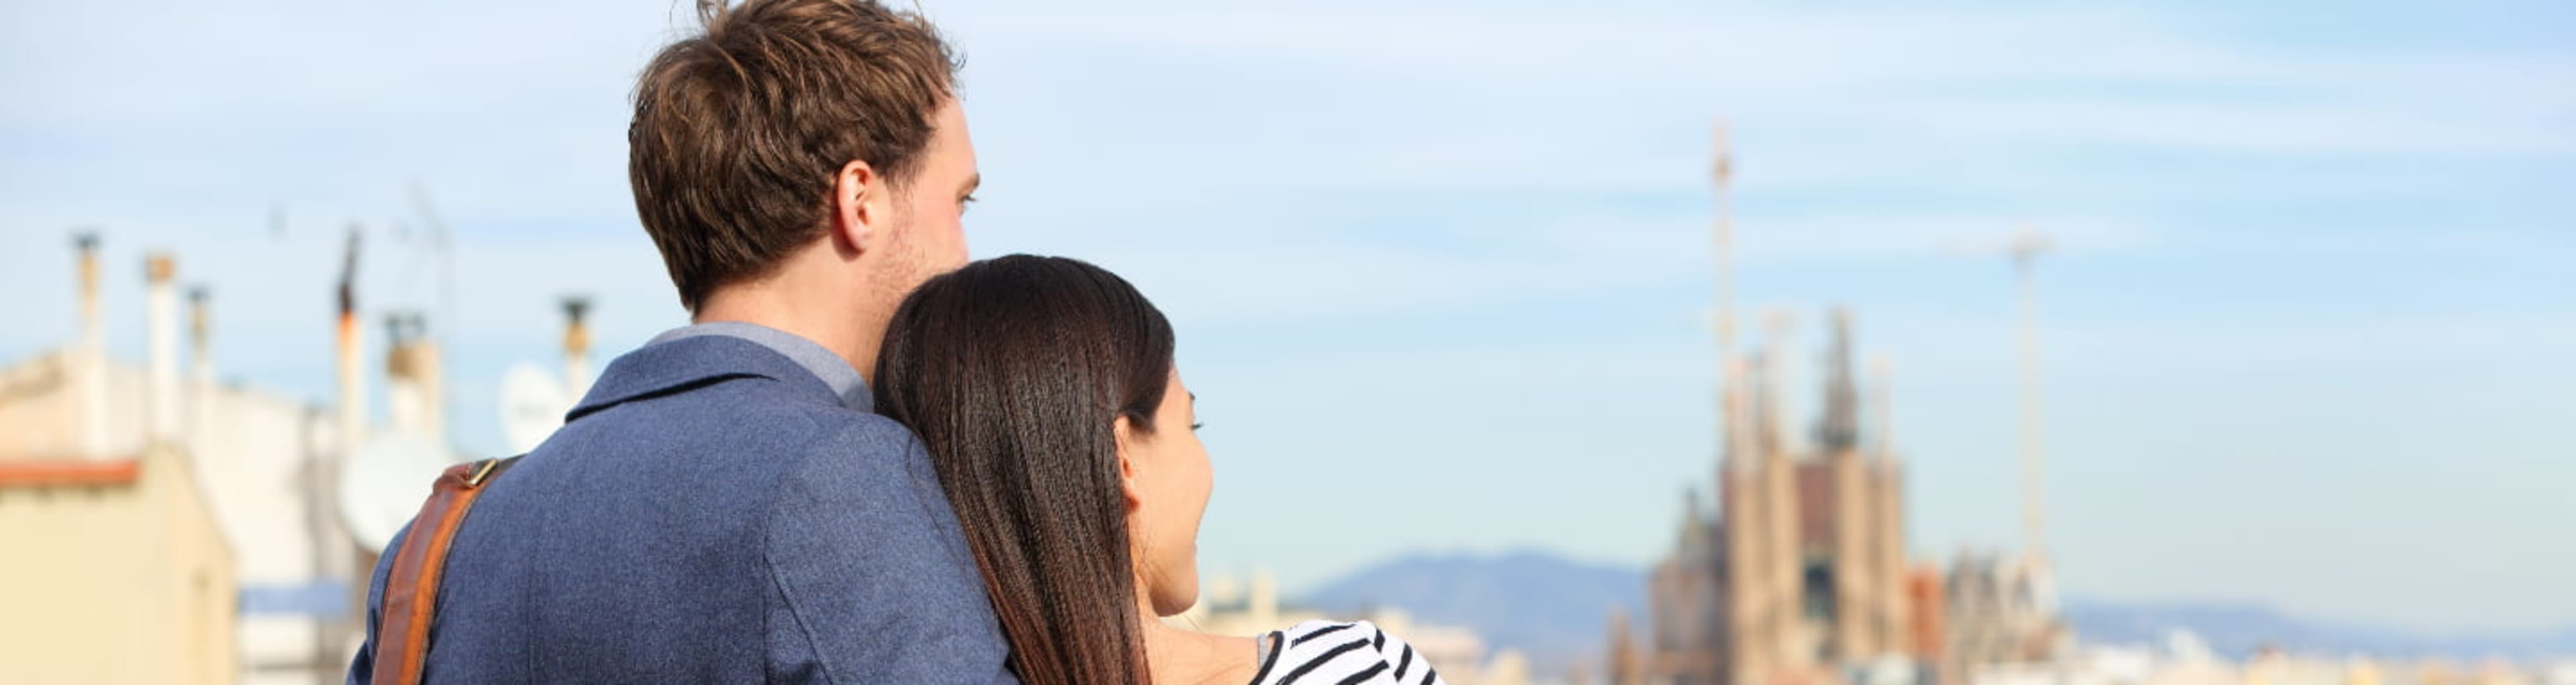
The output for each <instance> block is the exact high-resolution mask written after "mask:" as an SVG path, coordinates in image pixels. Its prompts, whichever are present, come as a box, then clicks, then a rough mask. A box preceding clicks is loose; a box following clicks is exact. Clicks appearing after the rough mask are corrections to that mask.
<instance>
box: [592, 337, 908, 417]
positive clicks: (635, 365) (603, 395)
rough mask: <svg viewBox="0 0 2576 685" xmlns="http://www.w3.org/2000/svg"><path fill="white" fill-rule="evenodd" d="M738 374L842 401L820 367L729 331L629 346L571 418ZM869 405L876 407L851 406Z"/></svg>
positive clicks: (808, 397) (823, 400) (805, 397)
mask: <svg viewBox="0 0 2576 685" xmlns="http://www.w3.org/2000/svg"><path fill="white" fill-rule="evenodd" d="M734 378H767V379H770V380H775V381H778V382H779V387H780V388H782V389H784V391H785V392H786V393H787V394H788V395H791V396H793V398H794V399H796V400H799V401H808V402H814V403H816V404H823V405H828V406H836V407H837V406H842V398H841V397H840V395H839V394H837V393H834V392H833V391H832V388H831V386H829V385H826V384H824V382H823V379H821V378H817V377H815V376H814V372H812V371H808V370H806V369H805V367H803V366H800V365H798V364H797V363H796V361H795V360H792V359H788V358H787V355H784V354H780V353H778V352H777V351H776V350H772V349H770V348H768V347H767V346H764V345H761V344H760V343H756V342H752V341H750V340H745V339H742V338H737V337H732V336H727V335H696V336H688V337H682V338H676V339H672V340H666V341H662V342H657V343H653V344H649V345H645V346H643V347H640V348H636V350H635V351H633V352H628V353H626V354H624V355H622V356H619V357H618V358H617V360H616V361H612V362H609V363H608V368H606V369H604V370H602V371H601V372H600V374H599V380H597V381H596V382H593V383H592V384H591V386H590V393H589V394H588V395H585V396H583V397H582V398H581V402H580V403H579V404H575V405H573V408H572V411H571V412H569V413H566V414H564V421H565V422H571V421H573V420H574V419H579V418H581V417H583V416H586V415H589V414H591V413H592V412H596V411H599V410H601V409H606V408H609V407H612V406H616V405H618V404H623V403H626V402H630V401H634V400H639V399H645V398H648V397H657V396H661V395H667V394H671V393H675V392H680V391H684V390H688V389H691V388H696V387H700V386H704V385H709V384H713V383H716V382H719V381H724V380H728V379H734ZM851 409H854V410H858V411H869V410H870V407H868V406H865V405H864V404H862V405H861V406H856V407H851Z"/></svg>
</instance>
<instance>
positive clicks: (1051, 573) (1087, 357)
mask: <svg viewBox="0 0 2576 685" xmlns="http://www.w3.org/2000/svg"><path fill="white" fill-rule="evenodd" d="M873 380H874V385H875V392H876V406H877V410H878V411H880V412H883V413H884V414H885V415H886V416H888V417H890V418H893V419H895V420H897V421H901V422H903V423H904V424H906V425H908V426H911V427H912V429H913V432H915V433H917V434H919V435H920V436H921V439H922V442H923V443H924V444H925V445H927V446H928V447H929V449H930V454H931V461H932V463H933V464H935V465H936V468H937V470H938V472H939V482H940V485H941V487H943V488H944V489H945V490H946V491H947V493H948V502H949V504H950V505H951V506H953V507H955V508H956V510H957V519H958V523H960V524H961V525H962V526H963V527H964V529H965V532H966V541H967V545H968V546H969V547H971V548H973V552H974V556H975V563H976V566H978V567H979V568H981V569H982V570H983V576H984V587H985V589H986V590H987V591H988V592H989V593H990V594H991V596H992V599H993V608H994V613H995V614H996V615H997V616H999V617H1000V619H1001V623H1002V633H1003V635H1004V636H1006V637H1007V638H1009V639H1010V642H1011V666H1012V669H1013V670H1014V671H1016V672H1017V673H1018V675H1019V677H1020V679H1021V680H1022V681H1024V682H1026V683H1028V685H1093V684H1098V685H1109V684H1113V683H1118V684H1123V683H1146V682H1154V683H1165V684H1167V685H1168V684H1173V683H1225V684H1228V685H1234V684H1239V683H1255V684H1256V685H1273V684H1276V685H1290V684H1292V683H1315V684H1318V685H1329V684H1333V683H1408V684H1412V683H1438V682H1442V681H1441V680H1440V677H1439V676H1438V675H1437V674H1436V673H1434V672H1433V671H1432V669H1431V666H1430V664H1427V663H1423V661H1422V658H1421V656H1420V655H1417V654H1414V653H1413V648H1412V647H1411V646H1409V645H1406V644H1405V643H1404V641H1402V640H1398V639H1396V638H1395V637H1394V636H1391V635H1387V634H1385V633H1384V632H1382V631H1379V630H1378V629H1377V628H1376V627H1374V626H1371V625H1369V624H1367V623H1365V622H1362V623H1331V622H1324V621H1310V622H1307V623H1302V624H1299V625H1296V626H1293V627H1290V628H1288V629H1286V630H1281V631H1273V632H1271V633H1269V634H1267V635H1263V636H1261V637H1259V638H1245V637H1229V636H1219V635H1208V634H1203V633H1197V632H1192V631H1188V630H1183V629H1180V628H1175V627H1171V626H1168V625H1165V624H1164V623H1163V622H1162V621H1161V620H1160V618H1161V617H1164V616H1171V615H1174V614H1178V613H1180V612H1181V611H1182V610H1184V609H1188V608H1189V607H1190V605H1192V604H1195V603H1197V602H1198V591H1199V588H1198V560H1197V553H1198V543H1197V539H1198V528H1199V515H1200V513H1201V512H1203V511H1205V510H1206V509H1207V499H1208V490H1209V488H1210V486H1211V480H1210V474H1209V467H1208V457H1207V451H1206V449H1204V448H1202V447H1201V446H1200V445H1199V440H1198V436H1197V434H1196V433H1197V430H1198V425H1197V424H1196V423H1195V421H1196V414H1195V412H1194V411H1193V409H1192V407H1191V404H1192V400H1193V398H1192V397H1191V395H1190V393H1189V390H1188V389H1187V388H1185V387H1183V386H1182V385H1181V376H1180V372H1179V371H1178V370H1176V369H1174V368H1173V366H1172V326H1171V324H1170V322H1168V321H1165V320H1164V319H1163V313H1162V312H1161V311H1158V310H1156V309H1154V305H1153V304H1152V303H1150V302H1146V301H1145V297H1144V295H1141V294H1139V293H1137V292H1136V289H1135V287H1134V286H1130V285H1128V284H1127V281H1125V280H1123V279H1120V278H1119V277H1118V276H1117V275H1115V274H1111V273H1109V272H1107V271H1104V270H1101V269H1100V268H1099V267H1096V266H1092V265H1090V264H1087V263H1083V262H1080V261H1076V260H1072V259H1065V258H1061V257H1032V256H1027V255H1013V256H1009V257H1003V258H1000V259H993V260H987V261H981V262H976V263H973V264H968V265H966V267H965V268H963V269H959V270H957V271H956V272H954V273H950V274H947V275H943V276H939V277H937V278H933V279H931V280H930V282H928V283H925V284H923V285H922V286H921V289H920V290H917V291H914V292H913V293H912V296H911V297H910V298H907V299H906V300H904V303H903V306H902V307H901V308H900V309H898V310H897V311H896V312H895V315H894V320H893V322H892V323H891V324H890V325H889V326H888V328H887V330H886V337H885V343H884V346H883V349H881V350H880V351H879V353H878V355H877V368H876V375H875V377H874V379H873Z"/></svg>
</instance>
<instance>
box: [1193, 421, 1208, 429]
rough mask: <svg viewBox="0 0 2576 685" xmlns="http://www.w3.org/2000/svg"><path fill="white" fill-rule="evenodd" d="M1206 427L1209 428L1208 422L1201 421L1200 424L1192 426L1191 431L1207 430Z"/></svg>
mask: <svg viewBox="0 0 2576 685" xmlns="http://www.w3.org/2000/svg"><path fill="white" fill-rule="evenodd" d="M1206 427H1207V422H1206V421H1200V422H1198V423H1193V424H1190V430H1198V429H1201V428H1206Z"/></svg>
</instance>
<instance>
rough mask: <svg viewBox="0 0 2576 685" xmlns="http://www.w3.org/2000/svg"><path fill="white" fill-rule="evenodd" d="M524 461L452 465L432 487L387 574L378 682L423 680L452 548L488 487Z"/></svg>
mask: <svg viewBox="0 0 2576 685" xmlns="http://www.w3.org/2000/svg"><path fill="white" fill-rule="evenodd" d="M518 461H519V458H518V457H510V458H508V459H485V460H482V461H478V462H473V463H470V464H457V465H455V466H450V467H448V468H447V472H446V473H442V474H439V476H438V482H437V484H435V485H433V486H431V490H430V493H429V501H427V502H423V503H421V505H420V513H419V514H418V515H415V516H413V517H412V520H411V532H409V533H405V534H404V536H403V544H402V547H401V548H399V549H397V550H395V551H394V563H393V568H392V569H391V571H390V572H389V573H388V574H386V576H385V596H384V608H383V610H382V612H381V613H380V614H379V615H378V616H377V621H378V622H377V624H376V643H375V650H376V654H375V657H376V673H375V680H374V681H375V682H376V683H380V684H382V685H417V684H418V683H419V682H420V677H421V667H422V665H423V664H426V663H428V657H429V626H430V622H431V618H432V616H431V614H433V613H435V612H436V611H437V610H438V580H439V574H440V571H441V569H443V568H445V567H446V566H447V546H448V545H449V544H450V543H453V542H455V541H456V528H457V526H458V525H459V524H462V523H464V522H465V511H466V510H467V509H471V508H473V507H474V498H475V497H477V496H480V495H481V494H482V493H483V486H485V485H489V484H491V482H492V479H493V478H495V477H498V476H500V475H501V472H502V471H505V470H508V469H509V468H510V465H511V464H514V463H517V462H518Z"/></svg>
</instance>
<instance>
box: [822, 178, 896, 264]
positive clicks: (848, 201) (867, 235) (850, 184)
mask: <svg viewBox="0 0 2576 685" xmlns="http://www.w3.org/2000/svg"><path fill="white" fill-rule="evenodd" d="M892 199H893V193H892V192H891V191H890V190H889V189H888V188H887V187H886V180H885V176H884V175H882V174H878V173H877V170H876V167H871V166H868V163H867V162H865V161H861V160H855V159H854V160H850V163H848V164H843V165H841V171H840V173H838V174H834V175H833V176H832V202H831V207H832V236H833V242H836V243H840V244H842V245H845V246H847V248H848V249H849V250H850V251H851V252H866V251H867V250H868V249H869V248H872V247H875V246H876V241H877V240H878V236H879V235H882V234H881V233H880V231H881V230H882V229H883V228H884V227H885V225H886V224H885V221H886V219H887V218H888V217H890V216H892V210H891V205H889V204H887V202H888V201H890V200H892Z"/></svg>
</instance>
